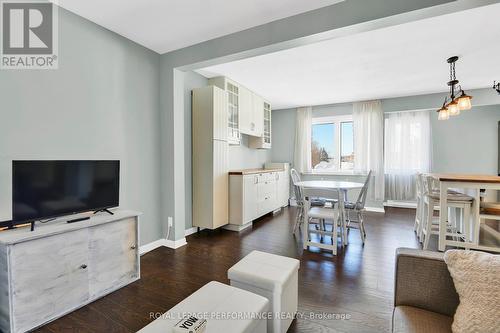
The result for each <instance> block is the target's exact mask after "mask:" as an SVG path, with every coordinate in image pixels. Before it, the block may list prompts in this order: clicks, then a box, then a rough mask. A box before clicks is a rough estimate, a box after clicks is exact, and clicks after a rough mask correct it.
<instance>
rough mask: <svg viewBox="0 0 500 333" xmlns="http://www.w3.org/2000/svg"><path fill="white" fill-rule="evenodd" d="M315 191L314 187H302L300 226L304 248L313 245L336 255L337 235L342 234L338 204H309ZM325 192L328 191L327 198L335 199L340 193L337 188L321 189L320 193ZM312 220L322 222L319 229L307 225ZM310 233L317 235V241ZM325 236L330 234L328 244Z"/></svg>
mask: <svg viewBox="0 0 500 333" xmlns="http://www.w3.org/2000/svg"><path fill="white" fill-rule="evenodd" d="M316 191H317V190H314V189H303V193H302V194H303V196H304V200H303V203H304V204H303V207H304V226H303V228H302V233H303V246H304V250H307V248H308V247H309V246H314V247H318V248H321V249H326V250H331V251H332V253H333V254H334V255H337V242H338V236H339V235H342V234H343V232H342V230H340V231H339V227H340V228H341V227H342V223H341V221H340V218H339V217H340V214H339V209H338V205H335V204H334V205H333V206H332V207H320V206H311V199H312V198H314V197H315V192H316ZM325 193H328V198H329V199H330V197H331V199H336V200H338V197H339V195H340V194H339V191H338V190H322V194H323V195H324V194H325ZM314 221H323V222H320V228H319V229H313V230H311V229H310V228H309V225H310V224H311V223H313V222H314ZM328 225H330V226H331V228H330V230H328ZM311 234H316V235H319V236H320V240H319V242H318V241H314V240H312V237H311ZM325 236H330V238H331V240H330V244H328V243H326V242H324V239H325V238H324V237H325Z"/></svg>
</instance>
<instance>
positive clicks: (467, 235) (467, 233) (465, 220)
mask: <svg viewBox="0 0 500 333" xmlns="http://www.w3.org/2000/svg"><path fill="white" fill-rule="evenodd" d="M470 211H471V205H470V204H466V205H465V207H464V211H463V227H464V234H465V244H466V245H465V249H466V250H468V249H469V247H468V246H467V244H468V243H470V242H471V239H470Z"/></svg>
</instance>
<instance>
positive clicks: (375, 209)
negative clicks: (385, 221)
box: [365, 207, 385, 214]
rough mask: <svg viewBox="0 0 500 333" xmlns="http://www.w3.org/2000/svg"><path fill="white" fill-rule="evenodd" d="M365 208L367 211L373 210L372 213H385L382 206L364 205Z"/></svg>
mask: <svg viewBox="0 0 500 333" xmlns="http://www.w3.org/2000/svg"><path fill="white" fill-rule="evenodd" d="M365 210H366V211H367V212H374V213H384V214H385V209H384V207H382V208H380V207H365Z"/></svg>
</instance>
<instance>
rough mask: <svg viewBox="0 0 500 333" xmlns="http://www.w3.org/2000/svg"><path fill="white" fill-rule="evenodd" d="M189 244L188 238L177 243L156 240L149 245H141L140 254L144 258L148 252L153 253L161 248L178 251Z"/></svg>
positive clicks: (167, 240)
mask: <svg viewBox="0 0 500 333" xmlns="http://www.w3.org/2000/svg"><path fill="white" fill-rule="evenodd" d="M186 244H187V241H186V238H185V237H184V238H181V239H178V240H176V241H173V240H170V239H158V240H155V241H154V242H151V243H148V244H144V245H141V246H140V247H139V254H140V255H141V256H142V255H143V254H146V253H148V252H151V251H153V250H155V249H157V248H159V247H162V246H165V247H168V248H171V249H174V250H175V249H178V248H180V247H182V246H184V245H186Z"/></svg>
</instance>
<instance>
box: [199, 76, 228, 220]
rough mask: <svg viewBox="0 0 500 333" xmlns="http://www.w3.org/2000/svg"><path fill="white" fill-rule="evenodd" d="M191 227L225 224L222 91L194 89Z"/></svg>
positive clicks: (224, 109)
mask: <svg viewBox="0 0 500 333" xmlns="http://www.w3.org/2000/svg"><path fill="white" fill-rule="evenodd" d="M192 114H193V131H192V138H193V139H192V141H193V143H192V145H193V226H194V227H203V228H208V229H216V228H218V227H220V226H223V225H225V224H227V223H228V174H227V171H228V170H227V164H228V153H229V147H228V142H227V122H226V119H227V118H226V115H227V104H226V94H225V92H224V90H222V89H220V88H218V87H216V86H207V87H203V88H198V89H194V90H193V110H192Z"/></svg>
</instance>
